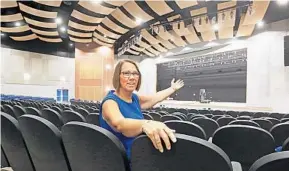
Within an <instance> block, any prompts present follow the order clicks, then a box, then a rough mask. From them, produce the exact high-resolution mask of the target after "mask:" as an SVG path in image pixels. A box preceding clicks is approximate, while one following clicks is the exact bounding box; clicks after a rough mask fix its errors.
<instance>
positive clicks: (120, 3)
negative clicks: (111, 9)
mask: <svg viewBox="0 0 289 171" xmlns="http://www.w3.org/2000/svg"><path fill="white" fill-rule="evenodd" d="M126 2H128V1H106V3H108V4H111V5H113V6H117V7H120V6H122V5H123V4H125V3H126Z"/></svg>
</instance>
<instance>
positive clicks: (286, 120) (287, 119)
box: [281, 118, 289, 123]
mask: <svg viewBox="0 0 289 171" xmlns="http://www.w3.org/2000/svg"><path fill="white" fill-rule="evenodd" d="M288 121H289V118H283V119H281V123H285V122H288Z"/></svg>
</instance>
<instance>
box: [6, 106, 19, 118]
mask: <svg viewBox="0 0 289 171" xmlns="http://www.w3.org/2000/svg"><path fill="white" fill-rule="evenodd" d="M3 109H4V112H5V113H7V114H9V115H11V116H12V117H13V118H16V119H17V117H16V115H15V113H14V111H13V108H12V107H11V106H10V105H8V104H4V105H3Z"/></svg>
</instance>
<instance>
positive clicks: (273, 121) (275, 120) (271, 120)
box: [262, 117, 280, 126]
mask: <svg viewBox="0 0 289 171" xmlns="http://www.w3.org/2000/svg"><path fill="white" fill-rule="evenodd" d="M262 119H266V120H268V121H270V122H272V124H273V126H274V125H277V124H279V123H280V120H278V119H276V118H271V117H263V118H262Z"/></svg>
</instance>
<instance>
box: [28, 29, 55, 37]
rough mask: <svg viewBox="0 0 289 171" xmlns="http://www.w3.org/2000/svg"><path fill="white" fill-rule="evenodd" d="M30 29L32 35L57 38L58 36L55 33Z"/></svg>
mask: <svg viewBox="0 0 289 171" xmlns="http://www.w3.org/2000/svg"><path fill="white" fill-rule="evenodd" d="M30 29H31V31H33V32H34V33H36V34H40V35H44V36H58V35H59V34H58V32H57V31H43V30H38V29H35V28H30Z"/></svg>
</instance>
